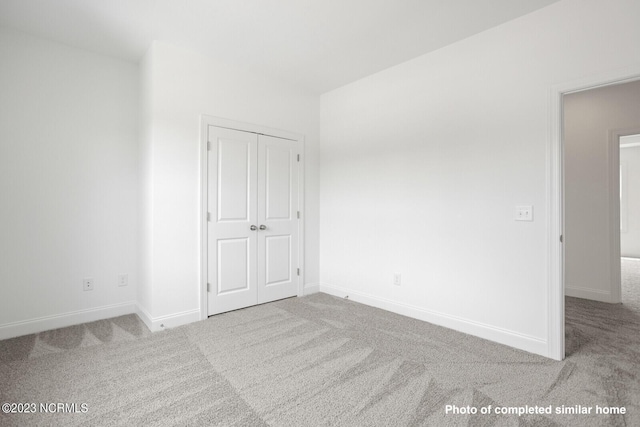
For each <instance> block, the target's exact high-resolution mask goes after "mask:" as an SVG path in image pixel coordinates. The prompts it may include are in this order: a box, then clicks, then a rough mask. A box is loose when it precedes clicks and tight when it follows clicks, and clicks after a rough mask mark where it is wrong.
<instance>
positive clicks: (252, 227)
mask: <svg viewBox="0 0 640 427" xmlns="http://www.w3.org/2000/svg"><path fill="white" fill-rule="evenodd" d="M249 228H250V229H251V231H256V230H257V229H258V227H256V226H255V225H252V226H251V227H249Z"/></svg>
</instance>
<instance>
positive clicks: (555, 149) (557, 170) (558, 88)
mask: <svg viewBox="0 0 640 427" xmlns="http://www.w3.org/2000/svg"><path fill="white" fill-rule="evenodd" d="M636 80H640V64H639V65H635V66H633V67H628V68H624V69H621V70H614V71H611V72H608V73H605V74H600V75H596V76H591V77H588V78H583V79H579V80H574V81H570V82H565V83H561V84H557V85H553V86H552V87H551V90H550V103H551V105H550V113H551V117H550V126H549V130H550V135H549V144H548V150H547V177H548V185H547V195H548V196H547V203H548V205H547V206H548V211H547V212H548V215H547V224H548V227H547V230H548V234H547V247H548V263H547V264H548V265H547V271H548V278H547V282H548V288H547V289H548V292H547V296H548V301H547V307H548V308H547V314H548V318H547V349H548V350H547V351H548V357H550V358H552V359H555V360H564V358H565V324H564V321H565V309H564V292H565V271H564V255H565V254H564V249H565V248H564V245H563V244H562V242H561V241H560V237H561V236H562V235H563V233H564V223H565V218H564V212H565V210H564V155H563V153H564V140H563V133H564V132H563V125H562V124H563V112H564V105H563V96H564V95H568V94H570V93H575V92H582V91H585V90H589V89H595V88H599V87H604V86H612V85H617V84H621V83H628V82H633V81H636ZM618 211H619V206H618ZM618 219H619V216H618ZM618 222H619V221H618ZM619 228H620V226H619V225H618V234H619ZM618 239H619V236H618Z"/></svg>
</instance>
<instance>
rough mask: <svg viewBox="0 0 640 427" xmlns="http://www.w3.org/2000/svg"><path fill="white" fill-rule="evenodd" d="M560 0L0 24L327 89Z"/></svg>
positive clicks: (96, 2) (143, 8) (10, 8)
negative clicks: (184, 54) (174, 54)
mask: <svg viewBox="0 0 640 427" xmlns="http://www.w3.org/2000/svg"><path fill="white" fill-rule="evenodd" d="M556 1H558V0H0V25H1V26H5V27H10V28H13V29H17V30H20V31H24V32H28V33H31V34H35V35H38V36H42V37H45V38H48V39H51V40H55V41H58V42H62V43H65V44H68V45H71V46H76V47H80V48H84V49H89V50H92V51H95V52H100V53H103V54H107V55H112V56H117V57H120V58H125V59H128V60H131V61H138V59H139V58H140V57H141V56H142V55H143V54H144V52H145V50H146V49H147V47H148V46H149V44H150V43H151V41H153V40H162V41H166V42H170V43H173V44H176V45H179V46H182V47H186V48H189V49H193V50H196V51H199V52H201V53H203V54H205V55H208V56H211V57H215V58H218V59H219V60H221V61H224V62H227V63H233V64H236V65H238V66H241V67H244V68H248V69H253V70H257V71H259V72H261V73H266V74H268V75H270V76H272V77H273V78H277V79H280V80H286V81H288V82H290V83H293V84H295V85H297V86H299V87H301V88H304V89H306V90H308V91H311V92H314V93H323V92H326V91H329V90H331V89H335V88H337V87H339V86H342V85H345V84H347V83H350V82H352V81H355V80H357V79H359V78H362V77H364V76H367V75H369V74H372V73H375V72H377V71H380V70H383V69H385V68H388V67H391V66H393V65H396V64H398V63H400V62H403V61H406V60H409V59H411V58H414V57H416V56H419V55H422V54H424V53H427V52H430V51H433V50H436V49H439V48H441V47H443V46H446V45H448V44H451V43H453V42H455V41H458V40H461V39H463V38H466V37H469V36H471V35H473V34H477V33H479V32H481V31H484V30H486V29H488V28H491V27H494V26H497V25H499V24H501V23H504V22H507V21H510V20H512V19H515V18H517V17H519V16H522V15H525V14H527V13H530V12H532V11H534V10H537V9H540V8H542V7H545V6H547V5H549V4H551V3H555V2H556Z"/></svg>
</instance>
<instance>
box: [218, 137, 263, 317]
mask: <svg viewBox="0 0 640 427" xmlns="http://www.w3.org/2000/svg"><path fill="white" fill-rule="evenodd" d="M208 141H209V151H208V176H207V181H208V195H207V196H208V197H207V200H208V205H209V207H208V211H209V214H208V216H209V220H208V222H207V224H208V230H207V238H208V243H207V246H208V253H207V258H208V259H207V267H208V268H207V270H208V284H209V293H208V296H209V298H208V303H209V308H208V311H209V315H212V314H217V313H222V312H225V311H230V310H236V309H238V308H242V307H247V306H250V305H254V304H257V302H258V293H257V284H258V277H257V263H256V256H257V241H258V236H257V233H256V231H254V230H252V229H251V228H252V227H251V226H252V225H253V226H255V224H256V223H257V212H258V210H257V201H258V197H257V196H258V163H257V161H258V136H257V135H256V134H254V133H249V132H240V131H237V130H231V129H224V128H218V127H214V126H209V139H208Z"/></svg>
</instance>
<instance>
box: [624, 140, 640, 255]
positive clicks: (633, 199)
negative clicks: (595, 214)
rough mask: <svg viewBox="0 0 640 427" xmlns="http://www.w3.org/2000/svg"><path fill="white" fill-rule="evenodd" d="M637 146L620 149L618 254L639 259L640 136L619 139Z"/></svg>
mask: <svg viewBox="0 0 640 427" xmlns="http://www.w3.org/2000/svg"><path fill="white" fill-rule="evenodd" d="M623 141H624V142H625V143H635V144H638V145H635V146H632V147H628V148H621V149H620V165H621V166H622V170H623V173H624V178H623V182H624V185H623V188H622V192H623V196H622V200H621V201H620V220H621V222H622V223H623V226H622V227H621V232H620V252H621V255H622V256H624V257H633V258H640V135H634V136H628V137H623V138H620V142H623Z"/></svg>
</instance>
